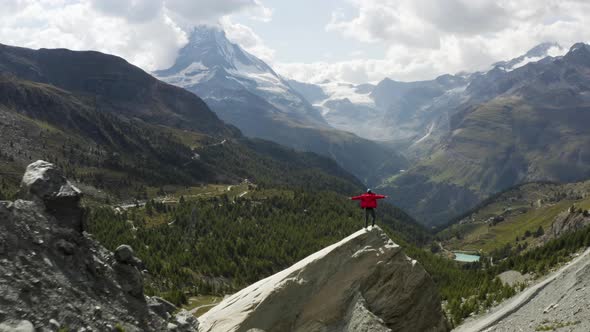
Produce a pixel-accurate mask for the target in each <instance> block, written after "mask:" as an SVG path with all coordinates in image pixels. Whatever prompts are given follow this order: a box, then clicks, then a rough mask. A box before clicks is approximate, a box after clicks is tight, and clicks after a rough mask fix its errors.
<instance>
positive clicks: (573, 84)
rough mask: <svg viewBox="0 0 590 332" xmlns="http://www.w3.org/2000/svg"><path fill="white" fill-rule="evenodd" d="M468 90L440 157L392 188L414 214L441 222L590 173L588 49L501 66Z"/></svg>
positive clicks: (479, 77)
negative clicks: (519, 188) (527, 189)
mask: <svg viewBox="0 0 590 332" xmlns="http://www.w3.org/2000/svg"><path fill="white" fill-rule="evenodd" d="M465 91H466V93H468V94H469V95H470V96H474V97H472V98H471V100H470V103H469V104H464V105H463V108H460V109H458V111H455V113H454V114H452V116H451V118H450V121H449V126H450V128H449V129H450V131H449V133H448V134H447V135H446V136H444V139H443V140H442V141H441V143H440V145H439V146H438V148H437V150H436V152H435V153H433V154H432V155H431V156H430V157H429V158H428V159H426V160H424V161H422V162H420V163H419V164H418V165H416V166H415V167H413V168H412V169H410V170H409V171H408V172H406V173H404V174H402V175H400V176H397V177H394V178H392V179H390V180H389V181H388V182H387V183H386V184H385V185H384V186H385V189H386V191H389V192H390V193H392V194H394V195H395V194H398V197H399V199H398V200H397V202H398V203H399V204H400V205H401V206H402V207H404V208H406V209H408V210H409V211H412V213H413V214H414V216H416V217H418V218H419V219H422V220H424V221H425V222H427V223H430V224H440V223H444V222H445V221H446V220H447V219H448V218H450V217H451V216H452V215H454V214H458V213H461V212H463V211H465V210H466V209H468V208H469V207H472V206H473V205H474V204H476V202H477V201H479V200H480V199H482V198H484V197H485V196H487V195H490V194H491V193H494V192H497V191H500V190H502V189H505V188H507V187H510V186H513V185H515V184H518V183H522V182H527V181H537V180H549V181H557V182H564V181H579V180H582V179H586V178H588V177H589V176H590V154H589V153H590V152H589V151H588V150H587V146H588V144H589V143H590V130H588V128H587V126H585V125H584V123H586V122H587V121H589V120H590V112H589V109H590V47H589V46H588V45H585V44H576V45H574V46H572V48H571V49H570V51H569V52H568V53H567V54H566V55H564V56H563V57H557V58H544V59H543V60H541V61H538V62H532V63H528V64H527V65H525V66H522V67H518V68H516V69H514V70H511V71H504V70H502V69H499V68H494V69H492V70H491V71H489V72H488V73H485V74H478V75H476V76H474V77H473V78H472V79H471V81H470V83H469V85H468V86H467V88H466V89H465ZM426 190H427V192H428V195H427V196H424V195H423V192H425V191H426ZM402 193H403V195H402Z"/></svg>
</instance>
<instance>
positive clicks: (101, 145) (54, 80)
mask: <svg viewBox="0 0 590 332" xmlns="http://www.w3.org/2000/svg"><path fill="white" fill-rule="evenodd" d="M0 128H1V132H2V140H0V162H1V163H0V172H1V173H2V174H3V178H2V183H0V196H10V194H7V192H8V193H9V192H14V191H15V190H16V189H15V188H17V187H18V184H19V182H20V176H19V175H18V173H20V172H22V170H23V169H24V167H25V166H26V165H27V164H28V163H30V162H31V161H33V160H37V159H45V160H49V161H51V162H53V163H54V164H56V165H59V166H60V167H61V168H62V169H64V171H65V173H66V175H67V176H69V177H70V178H72V179H75V180H76V181H79V182H82V183H84V184H85V185H88V186H93V187H94V188H95V190H94V191H93V192H96V193H99V192H102V190H104V191H106V193H108V194H109V195H113V196H114V197H116V198H118V199H128V198H129V197H136V198H139V197H142V196H145V195H146V190H147V188H149V187H152V188H153V187H156V188H157V187H160V188H161V187H162V186H165V185H179V186H191V185H201V184H207V183H215V182H222V183H232V182H238V181H241V180H243V179H244V178H249V179H251V180H252V181H256V182H259V183H260V184H269V185H281V186H294V187H308V186H312V187H315V188H318V189H319V188H324V187H330V188H331V189H332V190H336V191H339V190H342V191H343V192H345V191H354V190H358V188H360V187H361V186H362V184H361V183H360V182H359V181H358V180H357V179H356V178H355V177H354V176H352V175H351V174H349V173H348V172H346V171H344V170H343V169H341V168H340V167H339V166H338V165H337V164H336V163H334V162H333V161H331V160H330V159H328V158H325V157H320V156H318V155H316V154H313V153H303V152H297V151H294V150H292V149H288V148H284V147H282V146H279V145H278V144H276V143H272V142H268V141H262V140H259V139H248V138H246V137H244V136H243V135H242V133H241V132H240V131H239V130H238V129H237V128H235V127H233V126H231V125H228V124H226V123H224V122H223V121H221V120H220V119H219V118H218V117H217V115H216V114H215V113H214V112H212V111H211V110H210V109H209V107H208V106H207V105H206V104H205V103H204V102H203V100H202V99H200V98H199V97H197V96H196V95H195V94H193V93H191V92H188V91H186V90H184V89H181V88H178V87H175V86H173V85H169V84H166V83H164V82H161V81H159V80H157V79H155V78H154V77H153V76H152V75H150V74H148V73H146V72H144V71H143V70H141V69H139V68H137V67H135V66H133V65H131V64H129V63H128V62H127V61H125V60H123V59H121V58H119V57H116V56H112V55H107V54H102V53H99V52H78V51H70V50H65V49H53V50H49V49H40V50H31V49H26V48H19V47H12V46H6V45H0ZM312 179H313V180H312ZM11 188H12V189H11ZM96 189H98V191H96ZM2 191H4V194H2ZM100 195H102V196H104V194H100ZM2 198H6V197H0V199H2Z"/></svg>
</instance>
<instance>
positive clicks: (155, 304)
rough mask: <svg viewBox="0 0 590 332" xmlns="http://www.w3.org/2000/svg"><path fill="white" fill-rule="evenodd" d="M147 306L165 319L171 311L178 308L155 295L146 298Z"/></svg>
mask: <svg viewBox="0 0 590 332" xmlns="http://www.w3.org/2000/svg"><path fill="white" fill-rule="evenodd" d="M148 306H149V307H150V309H151V310H152V311H153V312H155V313H156V314H158V315H159V316H160V317H162V318H166V319H167V318H170V316H171V315H172V313H173V312H174V311H176V309H178V308H177V307H176V306H175V305H174V304H172V303H170V302H168V301H166V300H164V299H163V298H161V297H157V296H153V297H150V298H148Z"/></svg>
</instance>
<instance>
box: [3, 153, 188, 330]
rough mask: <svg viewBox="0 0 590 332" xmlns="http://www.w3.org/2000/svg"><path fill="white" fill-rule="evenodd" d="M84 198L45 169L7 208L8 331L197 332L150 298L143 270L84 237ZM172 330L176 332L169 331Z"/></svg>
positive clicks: (35, 171)
mask: <svg viewBox="0 0 590 332" xmlns="http://www.w3.org/2000/svg"><path fill="white" fill-rule="evenodd" d="M81 197H82V193H81V192H80V191H79V190H78V189H77V188H76V187H74V186H73V185H72V184H71V183H70V182H69V181H67V180H66V179H65V178H64V177H63V175H62V173H61V172H60V170H59V169H57V168H56V167H55V166H54V165H52V164H49V163H47V162H44V161H41V160H40V161H37V162H35V163H33V164H31V165H29V166H28V167H27V172H26V173H25V175H24V177H23V181H22V197H21V198H22V199H18V200H16V201H14V202H11V201H0V218H1V219H2V223H0V258H1V260H2V264H1V265H0V297H1V298H2V301H0V312H1V315H0V331H58V330H59V331H68V330H97V331H111V330H118V331H120V330H126V331H171V330H174V331H196V330H197V328H198V323H197V322H196V320H195V319H194V318H192V317H190V316H189V315H188V313H187V312H186V311H184V312H183V313H182V314H180V315H179V316H177V317H176V318H174V317H172V316H171V315H170V314H172V313H173V312H174V311H175V310H176V308H175V307H174V305H172V304H170V303H168V302H167V301H164V300H162V299H159V298H150V297H147V296H145V295H144V287H143V285H144V284H143V281H144V277H145V276H146V274H145V273H144V272H142V271H144V270H145V266H144V265H143V263H142V262H141V261H140V260H139V259H138V258H137V257H135V256H134V254H133V251H132V249H131V248H130V247H129V246H121V247H119V248H118V249H117V250H116V251H115V254H114V255H113V253H111V252H109V251H107V250H106V249H105V248H104V247H102V246H101V245H100V244H98V243H97V242H96V240H95V239H93V238H92V237H91V236H90V235H88V234H87V233H83V232H82V231H83V225H82V216H83V214H84V211H83V208H82V207H81V206H80V204H79V203H80V199H81ZM169 323H170V324H169Z"/></svg>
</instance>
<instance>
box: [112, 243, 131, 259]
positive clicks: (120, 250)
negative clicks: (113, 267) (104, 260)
mask: <svg viewBox="0 0 590 332" xmlns="http://www.w3.org/2000/svg"><path fill="white" fill-rule="evenodd" d="M134 256H135V253H134V252H133V248H131V246H128V245H126V244H123V245H120V246H119V247H117V249H115V259H116V260H117V262H119V263H125V264H131V263H132V262H133V257H134Z"/></svg>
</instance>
